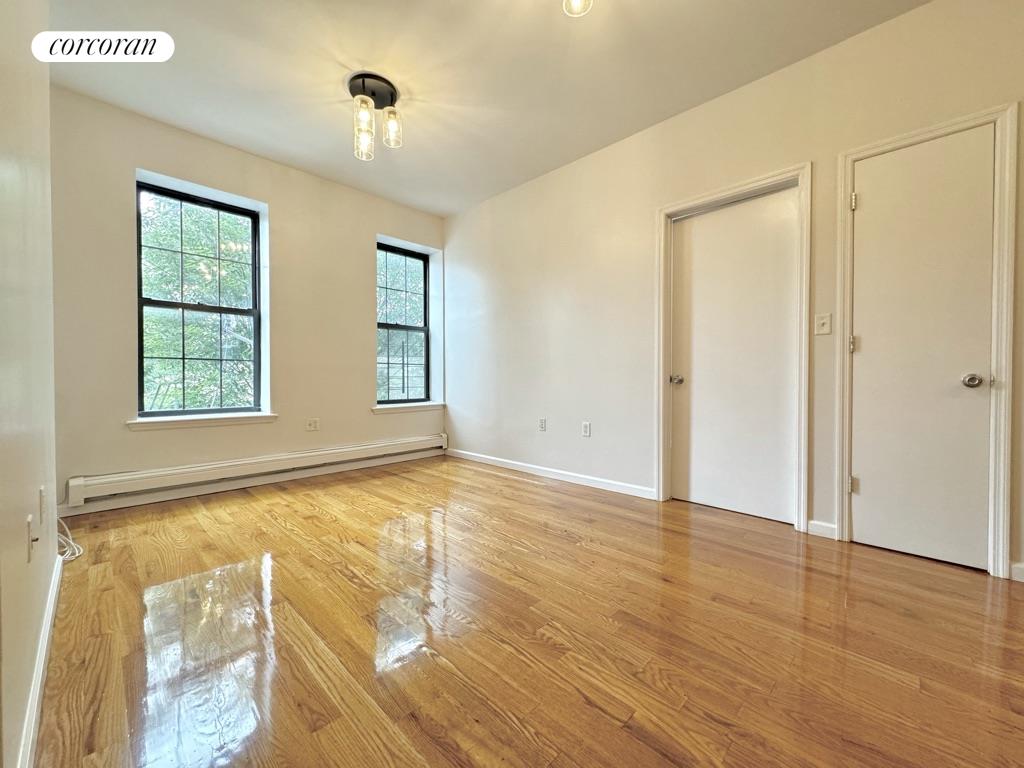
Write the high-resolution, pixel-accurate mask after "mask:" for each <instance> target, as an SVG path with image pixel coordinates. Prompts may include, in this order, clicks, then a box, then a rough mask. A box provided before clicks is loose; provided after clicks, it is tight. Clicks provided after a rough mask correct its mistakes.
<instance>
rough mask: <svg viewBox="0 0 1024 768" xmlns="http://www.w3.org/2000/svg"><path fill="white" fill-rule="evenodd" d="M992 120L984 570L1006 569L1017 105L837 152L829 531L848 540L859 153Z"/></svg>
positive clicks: (1002, 573) (1000, 572)
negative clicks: (832, 511)
mask: <svg viewBox="0 0 1024 768" xmlns="http://www.w3.org/2000/svg"><path fill="white" fill-rule="evenodd" d="M988 124H992V125H993V126H995V189H994V193H995V194H994V197H993V205H994V216H993V221H992V374H993V376H995V384H994V386H993V387H992V399H991V415H990V427H989V440H990V444H989V457H990V465H989V514H988V545H989V554H988V572H989V573H991V574H992V575H993V576H998V577H1000V578H1004V579H1005V578H1009V576H1010V437H1011V421H1010V420H1011V404H1012V403H1011V400H1012V396H1013V380H1012V376H1013V368H1012V357H1013V270H1014V253H1015V247H1016V246H1015V228H1016V199H1017V192H1016V188H1017V104H1016V103H1013V104H1007V105H1003V106H999V107H994V108H993V109H988V110H985V111H984V112H978V113H977V114H973V115H969V116H967V117H962V118H959V119H956V120H951V121H949V122H946V123H942V124H941V125H936V126H933V127H931V128H925V129H922V130H918V131H913V132H911V133H906V134H903V135H902V136H897V137H896V138H893V139H888V140H886V141H881V142H877V143H875V144H869V145H867V146H864V147H859V148H858V149H853V150H850V151H848V152H844V153H843V154H841V155H840V156H839V185H838V190H839V206H838V208H839V226H838V228H837V230H836V231H837V237H838V242H837V247H836V252H837V254H838V255H839V264H838V268H837V270H836V306H837V308H838V309H837V312H836V319H837V325H838V328H837V331H836V342H837V346H836V468H837V470H838V472H837V476H836V538H837V539H838V540H840V541H849V540H850V538H851V534H852V526H853V519H852V510H851V505H850V494H849V491H848V488H849V485H848V484H849V479H850V475H851V455H850V453H851V442H850V441H851V439H852V421H851V420H852V414H851V411H850V406H851V395H852V388H853V366H852V365H851V364H850V352H849V343H850V339H849V334H850V332H851V329H852V328H853V220H854V216H855V215H856V214H855V213H854V212H853V211H852V208H853V205H852V202H851V201H852V195H853V193H854V191H855V190H856V186H855V179H854V164H855V163H856V162H857V161H858V160H864V159H866V158H869V157H875V156H877V155H882V154H885V153H887V152H892V151H895V150H898V149H904V148H906V147H911V146H913V145H915V144H921V143H924V142H926V141H930V140H932V139H938V138H941V137H943V136H949V135H950V134H954V133H959V132H961V131H967V130H970V129H971V128H977V127H979V126H982V125H988Z"/></svg>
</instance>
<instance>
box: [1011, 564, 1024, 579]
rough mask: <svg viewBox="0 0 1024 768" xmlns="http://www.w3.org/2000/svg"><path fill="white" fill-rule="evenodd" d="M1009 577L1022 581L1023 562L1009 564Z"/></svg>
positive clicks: (1023, 575)
mask: <svg viewBox="0 0 1024 768" xmlns="http://www.w3.org/2000/svg"><path fill="white" fill-rule="evenodd" d="M1010 578H1011V579H1013V580H1014V581H1024V563H1012V564H1011V565H1010Z"/></svg>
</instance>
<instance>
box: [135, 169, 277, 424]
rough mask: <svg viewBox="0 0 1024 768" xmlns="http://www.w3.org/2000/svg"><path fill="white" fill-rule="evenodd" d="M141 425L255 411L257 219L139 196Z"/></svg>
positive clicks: (201, 204)
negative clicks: (149, 419)
mask: <svg viewBox="0 0 1024 768" xmlns="http://www.w3.org/2000/svg"><path fill="white" fill-rule="evenodd" d="M136 198H137V221H138V254H139V415H140V416H168V415H179V414H195V413H223V412H235V411H256V410H259V408H260V387H259V382H260V310H259V214H257V213H256V212H254V211H250V210H246V209H243V208H235V207H233V206H229V205H225V204H223V203H217V202H214V201H212V200H206V199H204V198H199V197H194V196H192V195H187V194H184V193H181V192H176V191H173V190H169V189H163V188H161V187H155V186H152V185H149V184H143V183H141V182H140V183H138V184H137V187H136Z"/></svg>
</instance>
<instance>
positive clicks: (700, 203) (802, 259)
mask: <svg viewBox="0 0 1024 768" xmlns="http://www.w3.org/2000/svg"><path fill="white" fill-rule="evenodd" d="M794 186H795V187H797V189H798V190H799V228H800V238H799V249H800V253H799V281H800V285H799V290H798V297H799V299H798V301H799V306H798V308H797V318H798V334H799V338H798V339H797V358H798V365H799V368H800V370H799V372H798V377H797V381H798V382H799V384H798V388H799V391H798V393H797V399H798V404H797V418H798V424H797V453H798V456H797V461H796V467H797V478H796V483H797V493H796V500H797V505H796V506H797V508H796V520H795V522H794V524H793V526H794V528H796V530H798V531H801V532H806V531H807V491H808V487H807V481H808V478H807V446H808V441H809V439H808V431H809V415H810V414H809V407H810V403H809V360H810V329H811V318H810V298H811V164H810V163H809V162H808V163H801V164H800V165H796V166H792V167H790V168H785V169H783V170H780V171H776V172H775V173H771V174H767V175H765V176H760V177H758V178H756V179H751V180H750V181H746V182H743V183H741V184H736V185H733V186H730V187H727V188H725V189H720V190H717V191H715V192H711V193H708V194H705V195H701V196H699V197H695V198H691V199H689V200H684V201H682V202H678V203H673V204H671V205H666V206H664V207H662V208H659V209H658V211H657V214H656V226H657V242H658V248H657V259H658V264H657V269H656V270H655V279H656V281H657V284H656V285H655V318H656V328H655V339H656V342H655V350H656V354H655V365H654V370H655V374H654V375H655V380H654V404H655V405H654V407H655V413H654V419H655V444H654V487H655V493H656V495H657V498H658V499H660V500H662V501H667V500H668V499H669V498H670V480H671V474H672V472H671V459H672V454H671V448H670V439H671V434H672V427H671V423H672V395H671V390H670V385H669V381H668V378H669V375H670V373H671V371H670V370H669V369H670V366H671V363H672V261H673V260H672V222H673V221H675V220H676V219H679V218H683V217H686V216H695V215H698V214H700V213H703V212H705V211H709V210H713V209H716V208H720V207H722V206H725V205H730V204H732V203H738V202H742V201H743V200H747V199H749V198H753V197H760V196H762V195H766V194H770V193H771V192H775V191H778V190H782V189H788V188H790V187H794Z"/></svg>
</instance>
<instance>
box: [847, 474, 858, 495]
mask: <svg viewBox="0 0 1024 768" xmlns="http://www.w3.org/2000/svg"><path fill="white" fill-rule="evenodd" d="M856 488H857V478H856V477H854V476H853V475H850V476H849V477H848V478H846V492H847V493H853V492H854V490H856Z"/></svg>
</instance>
